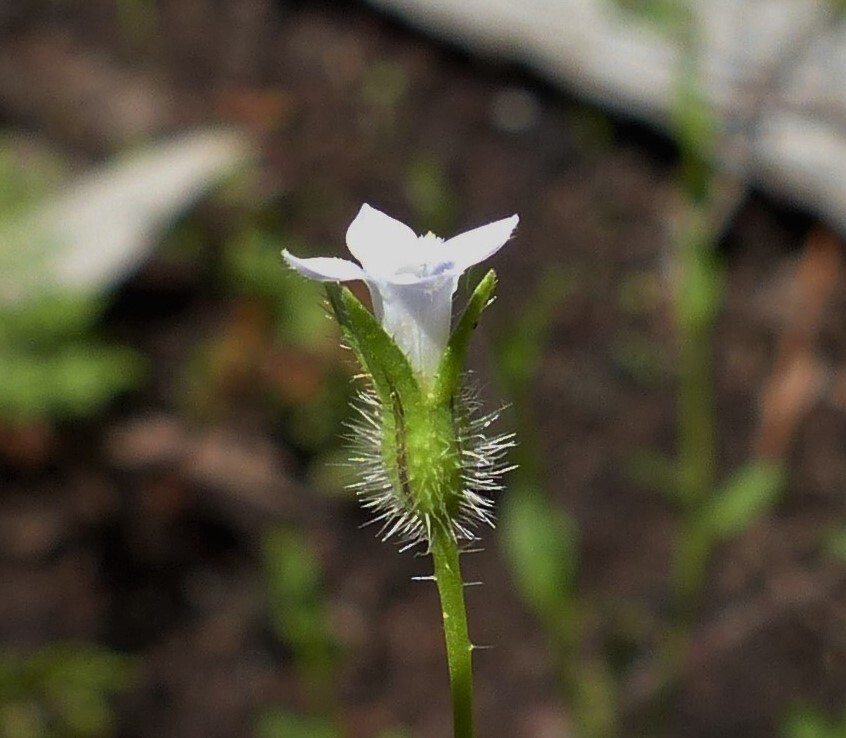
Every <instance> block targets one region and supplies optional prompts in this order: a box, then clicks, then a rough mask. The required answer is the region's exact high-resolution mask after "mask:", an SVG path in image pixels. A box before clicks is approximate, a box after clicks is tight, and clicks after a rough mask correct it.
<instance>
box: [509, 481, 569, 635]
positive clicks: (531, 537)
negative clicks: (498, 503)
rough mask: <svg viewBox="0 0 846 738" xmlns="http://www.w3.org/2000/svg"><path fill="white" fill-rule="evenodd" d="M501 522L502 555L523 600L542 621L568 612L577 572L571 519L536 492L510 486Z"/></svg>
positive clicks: (518, 486)
mask: <svg viewBox="0 0 846 738" xmlns="http://www.w3.org/2000/svg"><path fill="white" fill-rule="evenodd" d="M503 506H504V510H503V514H502V517H501V522H500V530H501V532H502V540H503V543H504V546H505V552H506V555H507V557H508V560H509V563H510V565H511V570H512V573H513V576H514V579H515V582H516V584H517V586H518V588H519V590H520V593H521V595H522V597H523V599H524V600H525V601H526V603H527V604H529V606H530V607H531V608H532V609H533V610H534V611H535V612H536V613H537V614H538V615H539V616H540V617H541V618H542V619H543V620H544V621H545V622H550V620H554V619H556V618H557V617H559V616H560V614H561V613H562V612H565V611H567V610H569V608H570V600H571V597H572V586H573V580H574V577H575V573H576V570H577V566H578V540H577V532H576V526H575V523H574V521H573V520H572V518H570V517H569V516H568V515H567V514H565V513H564V512H563V511H561V510H559V509H557V508H555V507H553V506H552V505H550V504H549V503H548V502H547V501H546V499H545V498H544V497H543V495H542V494H541V491H540V490H539V489H527V488H524V487H523V486H520V485H512V487H511V489H509V493H508V494H507V495H506V496H505V497H504V498H503Z"/></svg>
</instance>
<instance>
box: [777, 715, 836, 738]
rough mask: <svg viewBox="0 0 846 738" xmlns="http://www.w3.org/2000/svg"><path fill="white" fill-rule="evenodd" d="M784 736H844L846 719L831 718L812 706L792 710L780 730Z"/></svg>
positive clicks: (823, 737) (794, 737)
mask: <svg viewBox="0 0 846 738" xmlns="http://www.w3.org/2000/svg"><path fill="white" fill-rule="evenodd" d="M782 734H783V735H784V738H846V719H842V720H832V719H830V718H828V717H826V716H825V715H823V714H822V712H820V711H818V710H815V709H812V708H802V709H798V710H794V711H793V712H792V713H791V714H790V715H789V716H788V718H787V720H786V721H785V724H784V729H783V731H782Z"/></svg>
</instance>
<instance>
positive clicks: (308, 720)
mask: <svg viewBox="0 0 846 738" xmlns="http://www.w3.org/2000/svg"><path fill="white" fill-rule="evenodd" d="M256 733H257V735H258V738H343V736H344V733H343V731H341V730H340V729H339V728H338V727H336V725H335V723H334V722H332V721H331V720H329V719H327V718H324V717H309V716H305V715H297V714H294V713H291V712H286V711H284V710H271V711H268V712H267V713H265V714H264V715H263V716H262V717H261V719H260V720H259V724H258V727H257V731H256ZM378 738H411V734H410V733H408V732H406V731H405V730H402V729H400V728H394V729H391V730H388V731H386V732H384V733H380V734H379V735H378Z"/></svg>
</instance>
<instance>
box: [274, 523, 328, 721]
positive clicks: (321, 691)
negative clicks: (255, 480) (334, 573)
mask: <svg viewBox="0 0 846 738" xmlns="http://www.w3.org/2000/svg"><path fill="white" fill-rule="evenodd" d="M263 550H264V568H265V578H266V582H267V596H268V605H269V608H270V618H271V623H272V625H273V630H274V632H275V633H276V636H277V637H278V638H279V640H280V641H282V642H283V643H285V644H287V645H288V646H289V647H290V648H291V650H292V651H293V653H294V657H295V659H296V662H297V668H298V670H299V672H300V674H301V675H302V677H303V679H304V680H305V681H306V682H307V683H308V685H309V686H310V688H311V689H312V690H313V691H314V693H315V694H314V697H315V698H316V699H317V701H318V703H322V704H323V706H325V703H326V702H327V701H328V703H329V704H331V702H332V700H331V698H330V697H331V693H332V690H333V687H332V682H333V678H334V672H335V668H336V665H337V660H338V659H337V657H338V646H337V643H336V642H335V639H334V638H333V636H332V634H331V632H330V630H329V625H328V620H327V615H326V608H325V603H324V601H323V593H322V573H321V570H320V565H319V562H318V560H317V558H316V557H315V555H314V553H313V551H312V547H311V544H310V542H309V540H308V538H306V536H304V535H302V534H301V533H298V532H296V531H293V530H290V529H285V528H278V529H276V530H274V531H272V532H271V533H269V534H268V535H267V536H266V538H265V540H264V546H263Z"/></svg>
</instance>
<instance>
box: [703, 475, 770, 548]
mask: <svg viewBox="0 0 846 738" xmlns="http://www.w3.org/2000/svg"><path fill="white" fill-rule="evenodd" d="M785 482H786V474H785V470H784V468H783V467H782V466H781V465H779V464H774V463H770V462H765V461H756V462H752V463H750V464H747V465H746V466H743V467H741V468H740V469H739V470H738V471H737V472H735V473H734V475H733V476H732V477H731V478H730V479H729V480H728V482H726V484H725V486H724V487H723V488H722V489H721V490H720V491H719V492H717V494H716V495H714V497H713V498H711V499H710V500H709V501H708V502H707V503H706V505H705V506H704V507H703V508H702V510H701V511H700V523H701V525H702V526H703V527H704V528H705V529H706V530H708V531H709V532H710V533H711V535H712V536H713V538H715V539H722V538H730V537H731V536H734V535H737V534H738V533H741V532H743V531H744V530H746V528H748V527H749V526H750V525H752V524H753V523H754V522H755V521H756V520H758V519H759V518H760V517H761V516H763V515H764V514H765V513H766V512H767V511H768V510H769V509H770V508H771V507H772V505H773V504H774V503H775V502H776V500H778V498H779V496H780V495H781V493H782V491H783V489H784V485H785Z"/></svg>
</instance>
